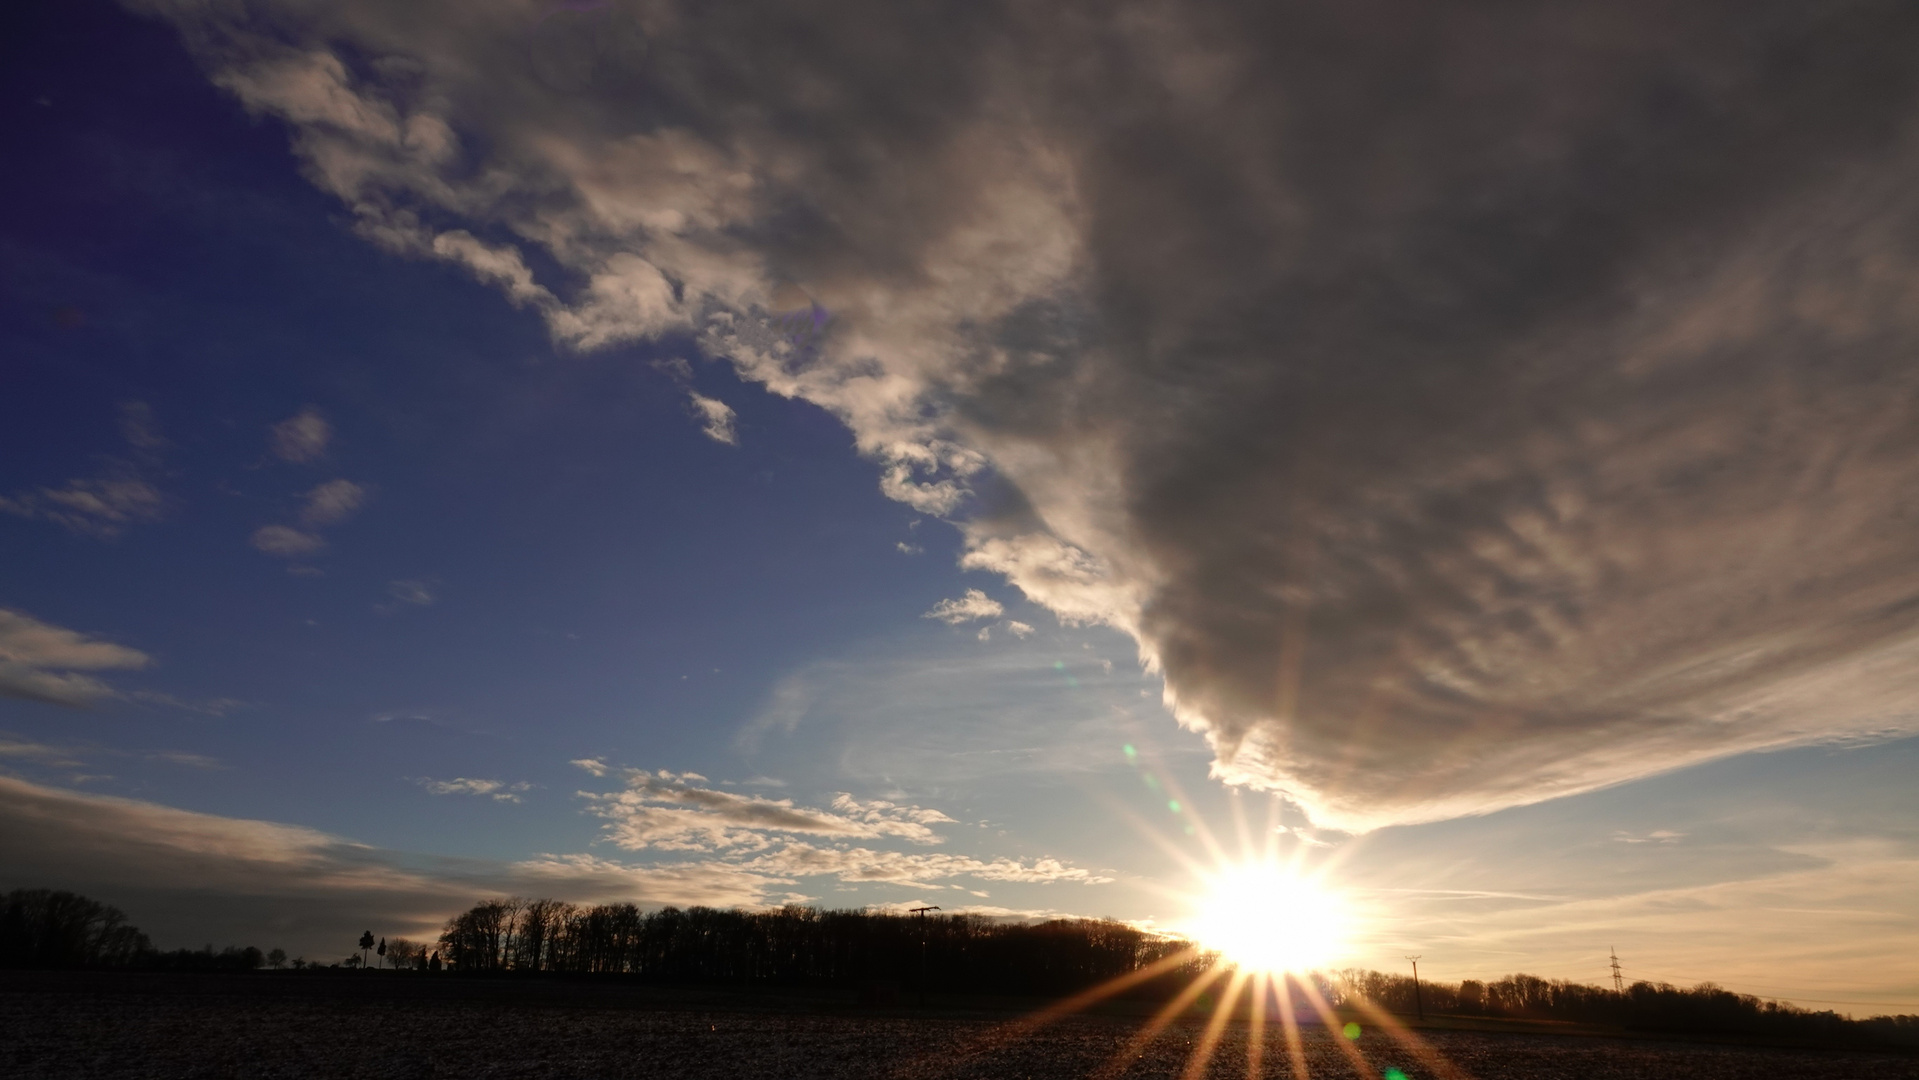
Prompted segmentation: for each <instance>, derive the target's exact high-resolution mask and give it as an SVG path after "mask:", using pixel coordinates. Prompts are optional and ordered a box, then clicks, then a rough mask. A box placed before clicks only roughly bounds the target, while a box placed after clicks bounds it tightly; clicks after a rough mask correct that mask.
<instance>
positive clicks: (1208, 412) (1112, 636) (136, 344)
mask: <svg viewBox="0 0 1919 1080" xmlns="http://www.w3.org/2000/svg"><path fill="white" fill-rule="evenodd" d="M0 17H3V18H4V19H5V20H6V22H7V25H6V29H5V32H4V34H0V49H4V55H5V62H4V64H0V87H4V92H3V93H0V123H4V125H5V130H6V131H7V132H8V134H9V143H10V145H12V146H14V147H15V148H16V152H15V153H13V154H11V155H10V157H11V158H12V159H13V160H12V162H11V164H10V167H9V168H8V169H7V170H4V172H0V282H4V288H3V289H0V821H4V827H0V888H11V887H61V888H74V889H79V890H81V891H84V892H86V893H88V894H89V895H94V896H97V897H99V898H101V899H105V900H108V901H110V902H112V903H115V904H118V905H119V906H121V907H123V908H124V909H126V910H127V911H128V912H129V914H130V915H131V916H132V917H133V920H134V921H135V922H136V923H138V924H139V925H141V926H142V927H144V928H146V929H147V930H148V931H149V932H150V933H151V934H153V935H154V937H155V939H156V941H158V942H159V943H160V944H162V945H164V946H169V947H175V946H182V945H198V944H201V943H205V942H215V943H227V942H235V943H249V944H257V945H260V946H261V947H263V948H266V947H274V946H279V947H284V948H286V949H288V950H289V952H292V953H295V954H305V955H308V956H311V957H314V958H322V957H325V958H337V956H336V954H337V955H345V953H347V952H348V951H350V950H351V948H352V940H353V939H356V938H357V937H358V933H359V930H360V929H361V928H362V924H373V923H378V924H379V925H378V929H379V931H380V932H382V933H392V934H396V935H397V934H407V935H410V936H414V937H430V936H431V935H432V933H433V930H434V928H435V927H436V926H437V925H438V924H439V923H440V922H441V921H442V920H444V919H445V918H446V917H447V915H449V914H451V913H453V912H455V911H458V910H461V909H463V908H464V907H466V906H468V905H469V904H471V903H472V902H474V901H476V900H477V899H479V898H481V897H484V896H491V895H500V894H506V893H518V894H523V895H551V896H556V897H559V898H562V899H567V900H572V901H575V902H582V903H588V902H603V901H610V900H632V901H634V902H637V903H641V904H644V905H649V906H658V905H663V904H678V905H686V904H696V903H703V904H714V905H735V904H738V905H749V906H755V905H769V904H779V903H783V902H803V903H810V904H817V905H822V906H829V907H863V906H872V907H876V908H882V909H891V910H899V909H903V908H905V907H909V906H917V905H920V904H938V905H940V906H941V907H942V909H943V910H948V911H961V910H972V911H979V912H983V913H987V914H995V915H1002V916H1006V917H1020V918H1036V917H1046V916H1051V915H1091V916H1109V917H1114V918H1121V919H1127V920H1133V921H1137V922H1139V923H1141V924H1142V925H1149V926H1156V927H1162V928H1173V929H1177V928H1178V927H1179V926H1180V925H1181V924H1182V922H1183V921H1185V920H1186V919H1188V918H1189V917H1190V915H1191V914H1192V911H1191V908H1192V897H1193V896H1194V894H1195V893H1196V892H1198V891H1202V890H1203V889H1204V887H1205V886H1204V881H1205V873H1204V872H1205V871H1208V870H1210V869H1214V868H1216V867H1217V866H1218V865H1219V864H1220V862H1221V860H1231V859H1233V858H1237V857H1239V855H1240V853H1241V852H1243V851H1246V850H1255V851H1257V850H1263V849H1265V848H1267V847H1269V846H1270V847H1272V848H1273V849H1275V850H1277V851H1279V852H1281V853H1282V855H1283V857H1284V858H1286V859H1288V860H1297V861H1298V865H1299V866H1301V867H1302V868H1304V870H1305V871H1307V872H1310V873H1312V874H1315V875H1318V880H1320V881H1322V882H1323V884H1324V885H1325V887H1327V888H1329V889H1333V890H1336V891H1337V892H1338V894H1339V896H1340V897H1341V898H1342V903H1343V904H1345V905H1347V907H1348V909H1349V910H1350V911H1351V913H1352V919H1351V926H1350V933H1349V937H1348V940H1347V941H1346V942H1345V943H1344V945H1343V948H1342V950H1341V955H1340V957H1339V962H1340V963H1342V964H1350V965H1352V966H1361V967H1374V968H1379V969H1384V970H1397V969H1398V968H1399V967H1401V966H1403V964H1402V960H1401V957H1402V956H1403V955H1404V954H1407V953H1419V954H1421V955H1423V956H1424V957H1425V959H1424V960H1422V973H1423V974H1429V975H1430V976H1431V977H1434V978H1439V979H1445V980H1456V979H1459V978H1467V977H1480V978H1485V977H1497V976H1499V975H1502V974H1505V973H1508V972H1513V971H1529V972H1533V973H1536V974H1540V975H1543V976H1547V977H1557V978H1571V979H1577V980H1580V981H1589V982H1600V981H1603V980H1605V979H1607V978H1609V976H1610V969H1609V968H1608V963H1609V954H1610V950H1612V949H1614V948H1616V949H1617V950H1618V953H1619V956H1620V958H1621V961H1622V964H1623V966H1624V968H1625V970H1626V974H1627V976H1628V977H1629V978H1647V979H1653V980H1665V981H1671V982H1675V983H1681V984H1691V983H1694V982H1699V981H1704V980H1712V981H1716V982H1718V983H1720V984H1722V985H1725V986H1728V987H1731V988H1734V989H1738V990H1742V991H1746V992H1752V993H1757V994H1761V995H1765V996H1772V997H1781V998H1787V999H1790V1000H1794V1001H1798V1002H1800V1003H1802V1004H1809V1005H1818V1006H1826V1005H1830V1006H1831V1007H1833V1008H1837V1009H1839V1010H1840V1011H1850V1012H1859V1013H1868V1012H1872V1011H1875V1010H1880V1011H1885V1010H1892V1011H1898V1010H1899V1009H1902V1008H1903V1009H1905V1010H1906V1011H1919V960H1914V959H1912V957H1913V956H1915V955H1919V949H1915V948H1914V946H1919V888H1915V886H1919V793H1915V789H1914V785H1913V784H1912V782H1911V780H1912V777H1913V776H1915V775H1919V714H1915V711H1914V710H1913V709H1912V708H1911V707H1910V706H1909V704H1908V701H1909V700H1910V699H1911V695H1912V692H1913V691H1914V690H1915V689H1919V663H1915V660H1919V655H1915V654H1919V633H1915V622H1914V615H1913V612H1915V611H1919V542H1915V540H1914V539H1913V532H1912V522H1913V520H1914V519H1915V518H1916V517H1919V502H1915V498H1916V496H1915V494H1914V493H1915V492H1919V425H1915V423H1914V420H1915V417H1914V412H1915V404H1919V368H1915V367H1914V365H1912V364H1911V363H1910V361H1909V357H1910V356H1911V355H1912V353H1913V350H1914V347H1915V345H1919V322H1915V318H1914V314H1913V313H1914V312H1919V305H1915V304H1914V303H1913V302H1912V296H1913V294H1914V292H1915V290H1916V289H1919V194H1915V193H1916V192H1919V184H1915V183H1913V180H1914V178H1915V175H1919V141H1916V140H1919V71H1915V70H1914V69H1913V68H1912V66H1911V64H1910V63H1909V57H1910V56H1911V55H1912V49H1913V47H1914V46H1915V45H1919V14H1915V13H1913V12H1912V11H1910V10H1908V9H1907V8H1906V7H1904V6H1902V5H1897V4H1892V3H1883V2H1848V3H1832V4H1823V5H1804V4H1785V3H1763V2H1762V3H1752V2H1742V3H1737V4H1734V3H1717V2H1705V0H1702V2H1699V3H1694V4H1689V5H1684V6H1682V7H1680V8H1674V7H1673V6H1672V5H1668V4H1655V3H1650V2H1645V3H1641V2H1624V3H1617V4H1611V5H1606V6H1605V7H1604V8H1603V9H1595V8H1593V7H1592V6H1590V5H1573V4H1557V3H1545V2H1538V3H1529V4H1521V5H1512V6H1509V7H1507V8H1502V9H1500V10H1499V11H1497V12H1495V11H1493V10H1491V9H1486V8H1483V7H1474V6H1470V5H1430V4H1415V3H1411V2H1408V0H1371V2H1363V3H1343V4H1338V5H1323V4H1322V5H1314V4H1299V5H1292V6H1284V7H1276V6H1274V5H1269V4H1247V3H1231V2H1205V3H1179V4H1172V3H1113V4H1096V5H1027V4H1018V3H1005V4H1001V3H987V4H963V5H948V4H936V3H928V4H870V3H819V2H812V3H806V4H780V3H762V2H753V3H744V4H736V5H725V6H723V7H714V6H712V5H693V4H679V3H672V2H658V3H643V2H632V3H628V2H620V0H616V2H608V3H599V4H586V3H532V2H519V0H481V2H474V0H460V2H458V3H454V2H453V0H425V2H422V3H418V4H411V5H406V6H404V7H398V8H396V7H394V6H392V5H388V4H381V3H375V2H372V0H344V2H338V3H328V4H312V3H306V2H300V0H258V2H250V3H244V4H243V3H238V2H226V0H132V2H129V3H127V4H125V5H120V6H116V5H111V4H106V3H99V2H94V0H79V2H75V3H69V4H60V5H53V4H28V5H16V6H14V7H12V8H10V9H9V10H8V12H7V13H6V14H5V15H4V16H0Z"/></svg>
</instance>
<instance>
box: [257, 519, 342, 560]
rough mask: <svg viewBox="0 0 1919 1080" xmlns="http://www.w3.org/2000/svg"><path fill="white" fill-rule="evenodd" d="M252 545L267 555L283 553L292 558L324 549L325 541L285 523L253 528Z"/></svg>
mask: <svg viewBox="0 0 1919 1080" xmlns="http://www.w3.org/2000/svg"><path fill="white" fill-rule="evenodd" d="M252 543H253V546H254V547H256V548H258V549H260V550H261V551H264V552H266V553H267V554H268V555H283V556H286V557H287V558H294V557H296V556H300V555H311V554H313V553H314V552H317V551H324V550H326V541H325V540H322V539H321V538H320V537H318V536H316V535H314V534H313V533H307V532H301V531H300V530H298V529H294V528H289V527H288V526H285V525H262V526H261V527H260V528H258V529H255V530H253V537H252Z"/></svg>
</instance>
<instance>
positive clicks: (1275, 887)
mask: <svg viewBox="0 0 1919 1080" xmlns="http://www.w3.org/2000/svg"><path fill="white" fill-rule="evenodd" d="M1343 907H1344V905H1342V904H1340V903H1339V901H1338V900H1337V899H1336V898H1335V897H1333V896H1332V895H1330V894H1329V893H1327V892H1326V891H1325V890H1324V889H1322V888H1320V887H1319V886H1318V885H1315V884H1314V883H1313V882H1311V881H1308V880H1306V879H1304V878H1301V877H1300V876H1298V875H1297V874H1294V873H1292V872H1290V871H1288V870H1286V869H1285V868H1283V867H1277V866H1269V865H1261V864H1250V865H1246V866H1234V867H1228V868H1227V869H1225V870H1223V871H1221V872H1220V873H1219V875H1218V876H1217V877H1215V878H1214V879H1213V881H1212V888H1211V890H1210V892H1209V893H1208V895H1207V896H1206V897H1205V898H1204V899H1203V900H1202V902H1201V904H1200V908H1199V913H1198V917H1197V918H1195V919H1194V920H1193V923H1192V933H1193V936H1194V937H1195V938H1197V939H1198V941H1199V943H1200V944H1201V945H1202V946H1205V947H1206V948H1208V949H1214V950H1217V951H1218V952H1219V953H1220V954H1221V955H1223V956H1224V957H1225V958H1226V959H1228V960H1230V961H1232V962H1233V963H1235V964H1238V965H1239V966H1240V967H1241V968H1243V969H1247V970H1251V971H1306V970H1309V969H1311V968H1315V967H1319V966H1321V965H1323V964H1325V963H1327V962H1328V961H1331V960H1333V959H1335V958H1336V957H1337V955H1338V952H1339V949H1340V945H1341V940H1342V938H1343V936H1344V934H1345V924H1346V915H1345V911H1344V910H1343Z"/></svg>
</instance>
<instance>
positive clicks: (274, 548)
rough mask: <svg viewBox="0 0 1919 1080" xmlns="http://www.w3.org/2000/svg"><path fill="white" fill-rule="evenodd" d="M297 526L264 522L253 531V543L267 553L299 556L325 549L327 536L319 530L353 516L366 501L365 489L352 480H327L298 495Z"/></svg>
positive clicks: (291, 557)
mask: <svg viewBox="0 0 1919 1080" xmlns="http://www.w3.org/2000/svg"><path fill="white" fill-rule="evenodd" d="M301 498H302V500H303V502H302V505H301V507H300V511H299V515H298V517H299V522H300V526H301V527H300V528H297V529H296V528H294V527H293V526H291V525H263V526H261V527H260V528H258V529H255V530H254V531H253V536H252V544H253V546H254V547H255V548H256V549H258V550H260V551H264V552H266V553H267V554H268V555H279V556H282V557H284V558H289V559H293V558H299V557H300V556H302V555H313V554H317V553H319V552H321V551H325V550H326V546H327V545H326V538H325V537H323V536H321V535H320V533H319V530H320V529H323V528H325V527H327V526H329V525H338V524H339V523H341V522H343V521H345V520H346V519H348V518H350V517H352V516H353V515H354V514H355V513H357V512H358V511H359V509H360V506H361V504H362V503H364V502H365V501H366V488H365V487H363V486H361V485H359V484H356V483H354V482H353V481H351V480H328V481H327V482H326V483H324V484H320V485H317V486H316V487H314V488H313V489H312V490H310V491H308V492H307V493H306V494H305V495H304V496H302V497H301Z"/></svg>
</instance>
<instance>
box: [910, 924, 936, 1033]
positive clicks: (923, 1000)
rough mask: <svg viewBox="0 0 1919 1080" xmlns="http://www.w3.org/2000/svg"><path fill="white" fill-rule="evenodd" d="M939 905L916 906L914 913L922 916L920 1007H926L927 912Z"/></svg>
mask: <svg viewBox="0 0 1919 1080" xmlns="http://www.w3.org/2000/svg"><path fill="white" fill-rule="evenodd" d="M938 910H939V905H938V904H933V905H930V906H928V907H916V908H914V909H913V914H915V915H918V916H919V917H920V1008H922V1009H924V1008H926V913H927V912H929V911H938Z"/></svg>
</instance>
